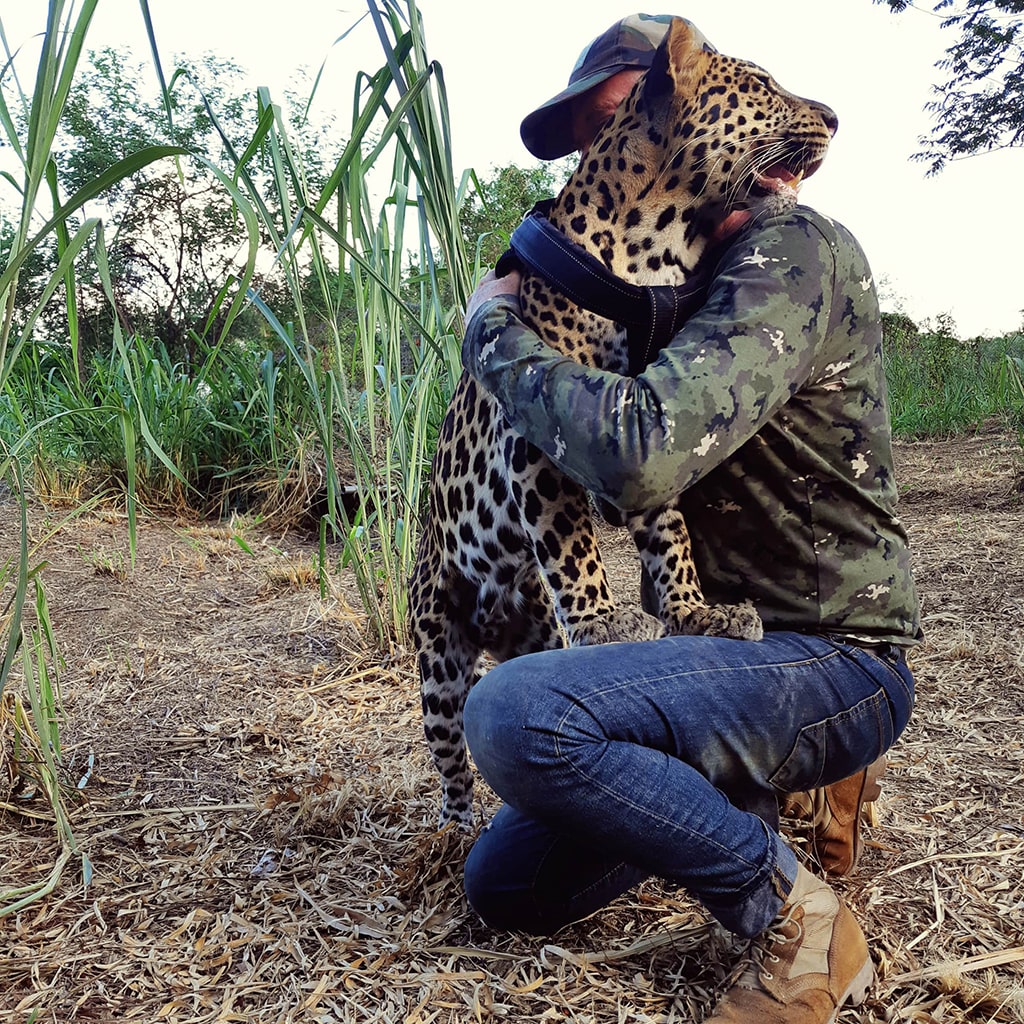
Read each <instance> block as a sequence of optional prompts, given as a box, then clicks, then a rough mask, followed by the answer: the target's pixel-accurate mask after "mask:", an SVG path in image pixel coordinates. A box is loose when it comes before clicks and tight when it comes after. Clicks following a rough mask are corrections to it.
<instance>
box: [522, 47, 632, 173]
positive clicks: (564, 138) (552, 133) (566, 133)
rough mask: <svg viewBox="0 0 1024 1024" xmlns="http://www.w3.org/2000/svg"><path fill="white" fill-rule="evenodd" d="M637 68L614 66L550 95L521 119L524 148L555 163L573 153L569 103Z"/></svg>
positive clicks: (570, 106) (621, 65)
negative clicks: (610, 79) (613, 76)
mask: <svg viewBox="0 0 1024 1024" xmlns="http://www.w3.org/2000/svg"><path fill="white" fill-rule="evenodd" d="M636 67H637V65H635V64H616V65H613V66H612V67H609V68H602V69H601V70H600V71H595V72H594V73H593V74H592V75H587V76H586V78H581V79H580V80H579V81H577V82H573V84H572V85H570V86H568V87H567V88H565V89H563V90H562V91H561V92H560V93H559V94H558V95H557V96H552V97H551V99H549V100H548V101H547V103H545V104H543V105H542V106H539V107H538V108H537V109H536V110H535V111H533V113H531V114H527V115H526V117H524V118H523V123H522V124H521V125H520V126H519V135H520V136H521V138H522V140H523V145H524V146H526V148H527V149H528V150H529V151H530V152H531V153H532V154H533V155H534V156H535V157H537V158H538V159H540V160H554V159H556V158H557V157H560V156H565V155H566V154H567V153H571V152H573V150H575V149H576V148H577V147H576V140H575V139H574V138H573V132H572V100H574V99H575V98H576V97H577V96H581V95H582V94H583V93H585V92H587V91H588V90H590V89H593V88H594V86H595V85H600V84H601V83H602V82H604V81H607V80H608V79H609V78H611V77H612V75H616V74H618V73H619V72H620V71H628V70H629V69H631V68H636Z"/></svg>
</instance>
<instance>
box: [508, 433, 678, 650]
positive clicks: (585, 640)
mask: <svg viewBox="0 0 1024 1024" xmlns="http://www.w3.org/2000/svg"><path fill="white" fill-rule="evenodd" d="M504 449H505V452H506V458H507V465H508V472H509V478H510V480H511V481H512V489H513V495H514V497H515V499H516V503H517V504H518V506H519V508H520V509H521V510H522V517H523V527H524V529H525V530H526V532H527V533H528V534H529V536H530V538H531V540H532V543H533V547H534V551H535V553H536V556H537V563H538V565H539V566H540V570H541V573H542V574H543V577H544V580H545V582H546V583H547V585H548V587H549V588H550V590H551V593H552V599H553V606H554V609H555V615H556V616H557V618H558V621H559V623H560V625H561V626H562V628H563V629H564V630H565V633H566V636H567V638H568V641H569V643H570V645H571V646H574V647H581V646H585V645H591V644H602V643H612V642H615V641H625V640H651V639H654V638H656V637H659V636H663V635H664V632H665V630H664V627H663V626H662V624H661V623H660V622H659V621H658V620H657V619H656V618H655V617H654V616H652V615H648V614H647V613H646V612H644V611H642V610H641V609H639V608H620V607H619V606H618V605H617V604H616V603H615V600H614V598H613V597H612V593H611V589H610V588H609V586H608V577H607V574H606V573H605V569H604V564H603V562H602V561H601V554H600V551H599V550H598V544H597V536H596V533H595V530H594V522H593V518H592V516H591V512H590V504H589V501H588V498H587V493H586V491H585V490H584V489H583V488H582V487H580V486H579V484H577V483H575V482H574V481H573V480H571V479H570V478H569V477H567V476H566V475H565V474H564V473H562V471H561V470H560V469H558V467H557V466H555V464H554V463H553V462H551V460H550V459H548V458H547V456H546V455H544V453H543V452H542V451H540V449H538V448H535V447H534V446H533V445H531V444H529V443H528V442H527V441H526V440H525V439H524V438H522V437H519V436H518V435H516V434H513V433H511V432H509V433H508V434H507V436H506V437H505V438H504Z"/></svg>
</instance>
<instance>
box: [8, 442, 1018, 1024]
mask: <svg viewBox="0 0 1024 1024" xmlns="http://www.w3.org/2000/svg"><path fill="white" fill-rule="evenodd" d="M898 460H899V470H900V477H901V482H902V487H903V503H902V511H903V516H904V519H905V521H906V523H907V525H908V529H909V531H910V534H911V538H912V541H913V544H914V549H915V553H916V566H917V574H918V579H919V584H920V587H921V590H922V592H923V595H924V600H925V616H926V618H925V626H926V628H927V631H928V636H927V641H926V643H925V644H923V645H922V646H921V647H920V648H918V649H917V650H916V651H915V653H914V657H913V664H914V667H915V669H916V672H917V676H918V683H919V703H918V711H917V713H916V717H915V719H914V721H913V722H912V724H911V727H910V729H909V730H908V733H907V734H906V736H905V737H904V738H903V739H902V740H901V741H900V743H899V744H898V746H897V748H896V749H895V750H894V752H893V755H892V760H891V767H890V769H889V772H888V774H887V775H886V777H885V780H884V784H885V785H884V796H883V800H882V802H881V804H880V806H879V808H878V820H877V824H876V825H875V827H873V828H871V829H870V830H869V832H868V840H869V845H868V848H867V850H866V853H865V856H864V860H863V861H862V864H861V867H860V869H859V870H858V872H857V874H856V876H855V877H853V878H852V879H850V880H848V881H844V882H842V883H840V887H841V889H842V891H843V894H844V895H845V897H846V898H847V900H848V901H849V902H850V903H851V904H852V905H853V906H855V908H856V910H857V912H858V914H859V917H860V919H861V920H862V922H863V923H864V926H865V930H866V932H867V934H868V937H869V942H870V945H871V948H872V952H873V956H874V958H875V962H876V966H877V968H878V974H879V981H878V983H877V985H876V986H875V988H874V989H873V992H872V995H871V997H870V999H869V1001H868V1003H866V1004H865V1006H863V1007H861V1008H860V1009H848V1010H846V1011H844V1012H843V1013H842V1014H841V1016H840V1018H839V1020H840V1021H841V1022H843V1024H852V1022H854V1021H914V1022H939V1021H941V1022H943V1024H950V1022H972V1024H974V1022H982V1021H1000V1022H1001V1021H1017V1022H1019V1021H1024V729H1022V723H1024V653H1022V646H1024V530H1022V525H1024V495H1022V493H1021V482H1022V476H1021V453H1020V447H1019V445H1018V444H1017V443H1016V441H1015V439H1013V438H1010V437H1007V436H1002V435H999V434H994V433H990V434H983V435H980V436H978V437H972V438H967V439H958V440H956V441H951V442H941V443H920V444H905V445H901V446H900V447H899V449H898ZM58 515H59V513H58V512H56V511H52V510H51V511H49V512H47V511H46V510H43V509H40V510H37V512H36V515H35V517H34V531H35V534H36V536H38V537H41V536H43V534H44V533H45V532H46V531H47V529H48V528H49V527H51V526H53V525H54V524H55V523H56V521H57V518H58ZM15 526H16V520H15V517H14V510H13V508H12V507H11V506H9V505H8V506H7V507H4V506H2V505H0V531H4V533H5V535H13V531H14V529H15ZM7 531H10V533H9V534H8V533H7ZM235 532H237V531H235ZM242 535H243V537H244V540H245V542H246V545H247V546H248V548H249V549H250V551H246V550H245V549H244V548H243V547H242V546H240V545H239V544H238V543H237V542H236V541H235V540H234V539H233V531H232V530H231V529H227V528H210V527H207V526H202V525H192V526H190V525H187V524H184V525H183V524H170V523H167V522H161V521H159V520H147V521H144V522H143V523H142V524H141V526H140V532H139V558H138V564H137V567H136V568H135V570H134V571H130V570H129V568H128V555H127V541H126V537H125V525H124V523H123V521H121V520H120V519H119V518H117V517H114V516H106V517H104V516H102V515H91V516H88V517H85V518H80V519H77V520H75V521H74V522H72V523H70V524H68V525H65V526H64V527H63V528H62V529H60V530H59V531H58V532H57V533H56V534H55V535H54V536H52V537H51V538H50V539H49V540H48V541H46V543H45V547H44V549H43V551H42V556H43V557H45V558H46V559H47V560H48V562H49V567H48V568H47V569H46V574H45V580H46V585H47V592H48V595H49V599H50V607H51V614H52V618H53V621H54V623H55V626H56V629H57V634H58V637H59V640H60V642H61V644H62V649H63V654H64V658H65V660H66V662H67V667H66V669H65V671H64V673H63V683H62V685H63V694H64V707H65V711H66V715H67V722H66V724H65V726H64V732H63V735H64V737H65V750H64V753H65V758H66V762H67V765H68V780H67V781H68V784H69V786H71V787H74V785H75V784H77V783H78V782H79V780H80V779H81V778H83V777H85V776H87V781H86V783H85V785H84V787H83V788H82V790H81V794H82V800H81V802H80V803H79V804H78V805H77V806H76V809H75V810H74V824H75V829H76V833H77V835H78V838H79V841H80V843H81V846H82V848H83V850H84V851H86V852H87V854H88V856H89V859H90V861H91V863H92V865H93V869H94V877H93V879H92V883H91V885H89V886H88V888H85V887H83V884H82V879H81V877H79V876H78V875H77V873H76V871H75V870H73V867H74V864H75V862H72V864H71V865H70V866H69V868H68V870H67V871H66V872H65V876H64V878H63V880H62V882H61V884H60V886H59V887H58V890H57V891H56V893H55V894H54V895H53V896H51V897H50V898H48V899H46V900H45V901H42V902H40V903H37V904H35V905H34V906H32V907H31V908H29V909H28V910H25V911H24V912H22V913H21V914H20V915H17V916H13V917H8V918H5V919H0V1021H3V1022H5V1024H6V1022H28V1021H41V1022H53V1024H70V1022H73V1021H80V1022H102V1024H113V1022H121V1021H133V1020H139V1021H145V1022H157V1021H167V1022H172V1024H186V1022H189V1024H200V1022H202V1024H213V1022H231V1021H246V1022H259V1024H285V1022H295V1024H299V1022H303V1024H305V1022H334V1021H352V1022H359V1021H381V1022H404V1024H428V1022H438V1024H445V1022H456V1024H463V1022H465V1024H469V1022H474V1021H499V1020H507V1021H517V1022H518V1021H578V1022H593V1024H598V1022H601V1024H604V1022H608V1024H611V1022H615V1024H625V1022H641V1021H643V1022H655V1021H657V1022H665V1024H668V1022H687V1021H699V1020H701V1019H702V1018H703V1016H704V1015H705V1014H706V1013H707V1012H708V1010H709V1008H710V1007H711V1005H712V1004H713V1002H714V1000H715V999H716V997H717V994H718V992H719V991H720V988H721V984H722V981H723V978H724V976H725V973H726V971H727V969H728V966H729V964H730V963H731V961H732V960H733V958H734V956H735V954H736V950H735V949H734V948H732V947H731V945H730V942H729V939H728V937H727V936H725V935H723V934H722V933H721V932H720V931H718V930H717V929H716V928H714V927H713V926H712V925H711V924H710V923H709V922H708V920H707V919H706V918H705V916H704V915H703V914H702V913H701V911H700V910H699V908H697V907H696V906H695V905H694V904H693V903H691V902H689V901H688V900H686V899H683V898H680V897H679V896H678V895H677V894H675V893H672V892H668V891H666V890H665V889H663V888H662V887H661V886H660V885H658V884H657V883H655V882H653V881H652V882H648V883H646V884H645V885H644V886H642V887H641V888H640V889H639V890H638V891H636V892H634V893H633V894H631V895H630V896H629V897H627V898H624V899H622V900H620V901H619V902H618V903H616V904H615V905H614V906H613V907H611V908H609V909H608V910H607V911H606V912H604V913H602V914H600V915H597V916H595V917H594V918H592V919H591V920H589V921H587V922H585V923H584V924H581V925H578V926H575V927H572V928H569V929H566V930H565V931H563V932H562V933H560V934H558V935H557V936H555V937H553V938H552V939H551V940H549V941H547V942H544V941H536V940H533V939H528V938H524V937H521V936H508V935H500V934H495V933H493V932H491V931H489V930H488V929H486V928H484V927H483V926H482V925H481V924H480V923H479V922H478V921H477V920H476V919H475V918H474V916H473V915H472V914H471V913H469V912H468V911H467V908H466V905H465V903H464V900H463V898H462V894H461V888H460V864H461V860H462V857H463V856H464V853H465V850H466V848H467V845H468V842H469V840H467V839H465V838H464V837H462V836H460V835H459V834H453V833H450V832H444V833H437V832H436V831H435V830H434V822H435V818H436V811H437V787H436V784H435V779H434V775H433V772H432V770H431V768H430V767H429V765H428V760H427V755H426V750H425V747H424V744H423V742H422V740H421V734H420V723H419V712H418V704H417V693H416V684H415V681H414V675H413V671H412V665H411V660H410V658H409V657H408V656H407V655H405V654H399V655H397V656H395V657H394V658H392V659H390V660H386V661H382V659H381V658H380V656H378V655H375V654H374V653H373V652H372V651H370V650H369V649H367V646H366V644H365V642H364V640H363V634H362V632H361V627H360V620H359V616H358V615H357V614H356V613H354V612H353V611H352V610H351V608H350V607H349V606H347V605H346V603H345V601H344V599H343V597H342V594H343V591H342V590H339V591H338V593H337V594H336V596H335V597H334V598H332V599H331V600H330V601H327V602H321V601H320V600H319V595H318V591H317V588H316V580H315V576H314V574H313V573H312V571H311V568H310V564H311V563H310V560H309V557H308V552H307V551H305V550H304V549H303V547H302V545H301V544H300V543H298V542H296V541H294V539H292V538H288V537H280V536H264V535H263V534H261V532H260V530H259V529H258V528H256V527H253V526H249V527H247V528H245V529H244V531H242ZM5 546H6V545H5ZM250 552H251V553H250ZM608 557H609V561H613V562H615V564H616V567H617V569H618V571H619V573H620V574H621V575H623V576H630V575H632V574H633V572H634V571H635V568H634V562H633V559H632V557H631V556H630V554H629V552H628V550H627V549H626V548H625V547H623V546H622V545H620V544H612V545H611V547H610V549H609V556H608ZM8 697H10V695H8ZM11 754H12V750H11V747H10V744H9V736H8V737H6V738H5V739H4V741H3V754H2V755H0V757H4V758H6V762H5V763H0V893H2V892H3V891H5V890H7V889H9V888H13V887H15V886H18V885H23V884H25V883H26V882H28V881H32V880H35V879H38V878H40V877H42V876H44V875H45V874H46V873H47V872H48V871H49V870H50V867H51V866H52V864H53V862H54V859H55V856H56V854H57V849H56V845H55V840H54V833H53V828H52V824H51V823H49V822H48V821H47V820H46V819H45V815H43V814H42V806H41V804H40V802H39V801H38V800H35V799H32V797H31V793H30V791H28V790H27V789H26V788H24V787H23V786H22V787H20V788H19V784H18V778H17V777H16V776H15V777H13V778H12V772H16V765H15V764H14V762H13V761H12V759H11ZM90 765H91V767H90ZM483 809H484V810H485V811H486V810H487V809H488V808H487V807H485V808H483Z"/></svg>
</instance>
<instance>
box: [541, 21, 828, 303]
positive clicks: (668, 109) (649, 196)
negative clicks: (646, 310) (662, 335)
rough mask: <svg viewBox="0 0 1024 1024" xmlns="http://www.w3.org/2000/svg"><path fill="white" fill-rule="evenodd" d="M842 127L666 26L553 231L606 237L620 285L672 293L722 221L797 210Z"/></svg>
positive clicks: (589, 155)
mask: <svg viewBox="0 0 1024 1024" xmlns="http://www.w3.org/2000/svg"><path fill="white" fill-rule="evenodd" d="M838 123H839V122H838V118H837V117H836V115H835V114H834V113H833V112H832V110H830V109H829V108H828V107H827V106H825V105H824V104H823V103H818V102H816V101H814V100H808V99H803V98H802V97H799V96H795V95H793V94H792V93H790V92H787V91H786V90H785V89H783V88H782V87H781V86H780V85H779V84H778V83H777V82H776V81H775V79H774V78H772V76H771V75H770V74H769V73H768V72H767V71H765V70H764V69H763V68H761V67H759V66H758V65H756V64H752V63H750V62H749V61H745V60H738V59H737V58H735V57H728V56H725V55H724V54H719V53H711V52H707V51H705V50H703V49H702V48H701V46H700V45H699V44H698V42H697V41H696V40H695V38H694V35H693V32H692V30H691V29H690V26H689V25H688V24H687V23H686V22H685V21H683V20H682V19H678V18H677V19H674V20H673V21H672V24H671V26H670V27H669V31H668V33H667V34H666V36H665V39H664V40H663V42H662V44H661V46H660V47H659V48H658V51H657V53H656V54H655V57H654V62H653V64H652V66H651V68H650V69H649V70H648V71H647V73H646V74H645V75H644V76H643V77H642V78H641V79H640V80H639V81H638V82H637V84H636V85H635V86H634V88H633V90H632V92H631V93H630V94H629V96H627V97H626V99H625V100H624V101H623V102H622V103H621V104H620V106H619V108H618V110H617V111H616V112H615V114H614V115H613V117H612V118H611V120H610V121H609V122H608V123H607V124H606V125H605V126H604V127H603V128H602V129H601V131H600V132H599V133H598V134H597V136H596V138H595V139H594V141H593V143H592V144H591V145H590V147H589V148H588V149H587V150H586V152H585V153H584V154H583V156H582V158H581V162H580V165H579V168H578V170H577V173H576V175H575V176H574V178H573V179H570V182H569V183H568V184H567V186H566V189H564V190H563V192H562V194H561V195H560V197H559V206H560V208H561V209H562V210H563V211H564V212H566V213H573V214H575V218H569V217H566V218H563V220H564V222H565V223H563V224H562V225H560V226H562V227H563V230H566V229H567V226H568V229H569V233H570V234H576V236H577V238H578V239H579V240H580V241H581V242H583V244H586V243H587V241H588V239H589V240H590V241H591V244H593V242H594V240H595V237H596V233H602V234H603V236H604V244H603V245H599V248H601V249H602V250H603V252H602V255H603V256H604V257H605V260H606V262H608V263H609V266H610V267H611V269H613V271H614V272H615V273H617V274H619V275H620V276H622V277H626V278H629V279H632V280H637V281H640V282H641V283H670V282H674V281H676V280H678V279H679V278H680V276H685V272H686V271H687V270H688V269H690V267H692V264H693V263H695V262H696V259H697V258H698V257H699V255H700V253H701V252H702V251H703V248H704V246H705V245H706V243H707V240H708V238H709V237H710V236H711V235H712V234H713V232H714V229H715V227H716V226H718V225H719V224H720V223H721V222H722V221H723V220H724V218H725V217H726V216H727V215H728V214H729V213H732V212H734V211H742V210H752V211H754V210H758V209H760V208H762V207H764V206H767V207H769V208H770V209H772V210H775V211H780V210H784V209H786V208H787V207H788V206H792V205H793V204H795V202H796V198H797V188H798V186H799V184H800V182H801V181H802V180H803V179H805V178H807V177H809V176H810V175H812V174H813V173H814V172H815V171H816V170H817V169H818V167H820V165H821V162H822V160H823V159H824V157H825V153H826V151H827V150H828V146H829V143H830V142H831V139H832V136H833V135H834V134H835V131H836V128H837V127H838ZM573 219H575V222H576V223H575V225H572V224H571V221H572V220H573ZM577 229H582V230H577ZM612 236H617V237H616V239H615V240H616V242H617V243H618V244H610V243H609V239H610V238H611V237H612Z"/></svg>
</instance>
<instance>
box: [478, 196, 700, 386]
mask: <svg viewBox="0 0 1024 1024" xmlns="http://www.w3.org/2000/svg"><path fill="white" fill-rule="evenodd" d="M552 203H553V200H545V201H544V202H541V203H538V204H537V205H536V206H535V207H534V208H533V209H532V210H531V211H530V212H529V213H528V214H527V215H526V216H525V217H524V218H523V220H522V222H521V223H520V225H519V226H518V227H517V228H516V229H515V231H513V232H512V237H511V239H510V240H509V244H510V248H509V250H508V251H507V252H505V254H504V255H503V256H502V257H501V259H499V260H498V263H497V266H496V267H495V273H496V274H497V275H498V276H499V277H502V276H504V275H505V274H507V273H508V272H509V270H511V269H513V268H514V267H515V268H519V267H528V268H529V269H530V270H532V271H533V272H534V273H537V274H540V276H541V277H544V278H546V279H547V280H548V281H549V282H550V283H551V284H552V285H553V286H554V287H555V288H557V289H558V290H559V291H560V292H561V293H562V294H563V295H564V296H565V297H566V298H568V299H571V300H572V301H573V302H575V303H576V305H578V306H582V307H583V308H584V309H588V310H590V312H592V313H596V314H597V315H598V316H601V317H604V318H605V319H606V320H613V321H615V322H616V323H618V324H622V325H623V326H624V327H625V328H626V348H627V352H628V364H629V368H628V373H629V375H630V376H631V377H635V376H637V375H638V374H640V373H642V372H643V370H644V368H645V367H646V366H647V364H648V363H650V362H651V360H652V359H653V358H654V357H655V356H656V355H657V353H658V352H659V351H660V350H661V349H662V348H663V347H664V346H665V345H666V344H667V343H668V342H669V341H670V340H671V339H672V337H674V335H675V334H676V332H677V331H678V330H679V328H680V327H682V325H683V324H684V323H685V322H686V320H687V319H688V318H689V317H690V316H692V315H693V314H694V313H695V312H696V311H697V310H698V309H699V308H700V307H701V306H702V305H703V304H704V299H705V297H706V295H707V287H706V286H705V285H704V284H702V283H699V282H698V281H696V280H694V281H689V282H687V283H686V284H681V285H636V284H630V283H629V282H628V281H623V280H622V278H620V277H616V276H615V275H614V274H613V273H612V272H611V271H610V270H609V269H608V268H607V267H606V266H605V265H604V264H603V263H602V262H601V261H600V260H599V259H597V257H596V256H593V255H591V254H590V253H589V252H587V250H586V249H584V248H583V247H582V246H580V245H577V244H576V243H575V242H573V241H570V240H569V239H568V238H566V236H565V235H563V234H562V232H561V231H559V230H558V228H556V227H555V226H554V224H552V223H551V221H549V220H548V218H547V216H546V214H547V211H548V210H549V209H550V208H551V205H552Z"/></svg>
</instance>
